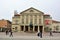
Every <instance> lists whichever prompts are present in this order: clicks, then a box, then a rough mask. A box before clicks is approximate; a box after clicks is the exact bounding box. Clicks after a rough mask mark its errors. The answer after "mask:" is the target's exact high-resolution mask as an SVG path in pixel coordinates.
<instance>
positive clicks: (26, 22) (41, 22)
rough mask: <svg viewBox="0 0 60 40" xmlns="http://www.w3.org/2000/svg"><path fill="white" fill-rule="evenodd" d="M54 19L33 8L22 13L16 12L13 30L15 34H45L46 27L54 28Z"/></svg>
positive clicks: (13, 19)
mask: <svg viewBox="0 0 60 40" xmlns="http://www.w3.org/2000/svg"><path fill="white" fill-rule="evenodd" d="M51 26H52V18H51V17H50V15H47V14H44V13H43V12H42V11H39V10H37V9H35V8H33V7H31V8H29V9H27V10H24V11H22V12H20V13H19V14H18V13H17V12H16V11H14V16H13V17H12V30H13V31H15V32H21V31H23V32H39V31H41V32H44V30H45V27H49V28H52V27H51Z"/></svg>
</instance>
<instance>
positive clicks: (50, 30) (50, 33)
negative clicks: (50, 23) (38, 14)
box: [50, 28, 53, 36]
mask: <svg viewBox="0 0 60 40" xmlns="http://www.w3.org/2000/svg"><path fill="white" fill-rule="evenodd" d="M50 36H53V35H52V29H51V28H50Z"/></svg>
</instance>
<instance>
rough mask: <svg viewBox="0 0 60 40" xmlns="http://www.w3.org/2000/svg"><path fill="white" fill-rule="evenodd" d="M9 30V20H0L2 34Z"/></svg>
mask: <svg viewBox="0 0 60 40" xmlns="http://www.w3.org/2000/svg"><path fill="white" fill-rule="evenodd" d="M10 29H11V22H10V21H9V20H5V19H2V20H0V31H2V32H4V31H6V30H10Z"/></svg>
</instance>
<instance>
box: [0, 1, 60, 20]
mask: <svg viewBox="0 0 60 40" xmlns="http://www.w3.org/2000/svg"><path fill="white" fill-rule="evenodd" d="M30 7H34V8H36V9H38V10H40V11H42V12H44V13H45V14H50V15H51V16H52V18H53V19H54V20H58V21H60V0H0V19H8V20H12V16H13V15H14V10H17V11H18V13H20V12H21V11H23V10H25V9H28V8H30Z"/></svg>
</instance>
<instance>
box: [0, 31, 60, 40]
mask: <svg viewBox="0 0 60 40" xmlns="http://www.w3.org/2000/svg"><path fill="white" fill-rule="evenodd" d="M0 40H60V33H53V36H49V33H44V34H43V38H40V37H38V36H37V33H24V32H14V33H13V37H9V35H5V33H4V32H0Z"/></svg>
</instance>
